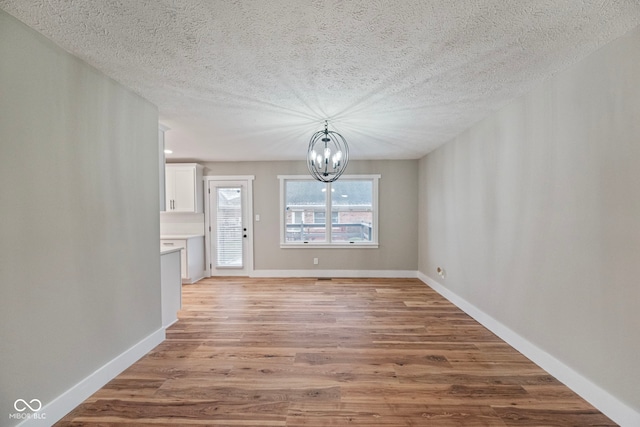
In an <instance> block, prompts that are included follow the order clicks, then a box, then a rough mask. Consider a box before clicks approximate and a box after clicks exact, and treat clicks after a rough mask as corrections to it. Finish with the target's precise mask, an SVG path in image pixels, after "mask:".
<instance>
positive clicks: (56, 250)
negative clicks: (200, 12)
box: [0, 11, 161, 425]
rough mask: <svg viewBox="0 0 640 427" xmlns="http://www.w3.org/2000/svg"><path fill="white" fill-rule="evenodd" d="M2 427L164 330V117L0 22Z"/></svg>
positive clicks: (21, 29)
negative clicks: (20, 403)
mask: <svg viewBox="0 0 640 427" xmlns="http://www.w3.org/2000/svg"><path fill="white" fill-rule="evenodd" d="M0 58H1V59H0V183H2V184H1V185H0V201H1V203H0V212H1V214H0V218H1V221H0V346H1V350H0V420H2V421H0V424H2V425H7V424H11V423H12V422H14V421H16V420H10V419H9V418H8V415H9V413H12V412H15V410H14V408H13V403H14V402H15V400H16V399H18V398H22V399H26V400H27V401H28V400H29V399H34V398H35V399H40V400H41V401H42V403H43V404H47V403H48V402H50V401H51V400H52V399H53V398H55V397H57V396H58V395H60V394H61V393H62V392H64V391H66V390H68V389H69V388H70V387H72V386H73V385H75V384H76V383H77V382H79V381H80V380H82V379H84V378H85V377H86V376H88V375H90V374H91V373H93V372H94V371H95V370H96V369H98V368H99V367H101V366H102V365H104V364H105V363H107V362H109V361H110V360H112V359H113V358H115V357H116V356H117V355H119V354H120V353H122V352H124V351H125V350H127V349H128V348H129V347H131V346H132V345H134V344H135V343H137V342H139V341H140V340H141V339H143V338H145V337H147V336H148V335H150V334H151V333H153V332H155V331H157V330H158V329H159V328H160V326H161V320H160V257H159V254H158V249H159V244H160V243H159V219H158V199H159V195H158V113H157V110H156V108H155V107H154V106H153V105H152V104H150V103H149V102H147V101H145V100H143V99H142V98H140V97H139V96H137V95H134V94H133V93H131V92H130V91H128V90H126V89H125V88H124V87H122V86H121V85H119V84H117V83H115V82H114V81H112V80H110V79H108V78H106V77H105V76H103V75H102V74H100V73H99V72H97V71H96V70H95V69H93V68H91V67H89V66H87V65H86V64H85V63H83V62H82V61H80V60H78V59H76V58H74V57H73V56H71V55H69V54H68V53H66V52H65V51H63V50H62V49H60V48H58V47H57V46H55V45H54V44H53V43H51V42H50V41H48V40H47V39H45V38H44V37H42V36H41V35H39V34H37V33H36V32H35V31H33V30H31V29H29V28H27V27H26V26H24V25H23V24H21V23H20V22H18V21H17V20H15V19H14V18H12V17H10V16H9V15H7V14H6V13H4V12H2V11H0Z"/></svg>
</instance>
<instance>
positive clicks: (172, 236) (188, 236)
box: [160, 234, 204, 240]
mask: <svg viewBox="0 0 640 427" xmlns="http://www.w3.org/2000/svg"><path fill="white" fill-rule="evenodd" d="M196 237H204V234H161V235H160V240H187V239H194V238H196Z"/></svg>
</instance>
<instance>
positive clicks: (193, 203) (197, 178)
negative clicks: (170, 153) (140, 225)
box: [165, 163, 204, 213]
mask: <svg viewBox="0 0 640 427" xmlns="http://www.w3.org/2000/svg"><path fill="white" fill-rule="evenodd" d="M203 169H204V168H203V167H202V166H201V165H198V164H195V163H170V164H167V165H166V166H165V189H166V193H165V203H166V211H167V212H194V213H202V212H203V196H204V195H203V181H202V170H203Z"/></svg>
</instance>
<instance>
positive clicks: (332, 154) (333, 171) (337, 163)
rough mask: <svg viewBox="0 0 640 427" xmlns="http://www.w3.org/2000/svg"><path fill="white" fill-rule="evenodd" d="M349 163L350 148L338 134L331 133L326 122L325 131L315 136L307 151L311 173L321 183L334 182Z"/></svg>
mask: <svg viewBox="0 0 640 427" xmlns="http://www.w3.org/2000/svg"><path fill="white" fill-rule="evenodd" d="M348 162H349V146H348V145H347V141H346V140H345V139H344V138H343V137H342V135H340V134H339V133H338V132H334V131H330V130H329V129H328V123H327V122H326V121H325V122H324V130H320V131H318V132H316V133H314V134H313V136H312V137H311V140H310V141H309V148H308V150H307V167H308V168H309V173H311V176H313V177H314V178H315V179H317V180H318V181H321V182H333V181H335V180H337V179H338V178H340V175H342V173H343V172H344V170H345V169H346V167H347V163H348Z"/></svg>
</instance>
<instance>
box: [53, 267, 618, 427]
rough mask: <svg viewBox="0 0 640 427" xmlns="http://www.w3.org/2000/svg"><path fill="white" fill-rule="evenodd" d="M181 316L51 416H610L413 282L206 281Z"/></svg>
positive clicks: (174, 419)
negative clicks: (155, 342) (128, 362)
mask: <svg viewBox="0 0 640 427" xmlns="http://www.w3.org/2000/svg"><path fill="white" fill-rule="evenodd" d="M179 317H180V320H179V321H178V322H177V323H176V324H175V325H173V326H172V327H171V328H169V329H168V330H167V340H166V341H165V342H164V343H162V344H161V345H159V346H158V347H157V348H155V349H154V350H153V351H152V352H151V353H149V354H148V355H146V356H145V357H144V358H142V359H141V360H140V361H138V362H137V363H136V364H134V365H133V366H131V367H130V368H129V369H127V370H126V371H125V372H123V373H122V374H121V375H120V376H118V377H117V378H116V379H114V380H113V381H111V382H110V383H109V384H107V385H106V386H105V387H104V388H103V389H101V390H100V391H98V392H97V393H96V394H94V395H93V396H92V397H91V398H89V399H88V400H87V401H86V402H85V403H83V404H82V405H80V406H79V407H78V408H76V409H75V410H74V411H72V412H71V413H70V414H69V415H68V416H67V417H65V418H64V419H63V420H61V421H60V422H59V423H58V424H57V425H59V426H75V425H89V426H91V425H93V426H97V425H100V426H106V425H150V424H153V425H165V426H177V425H215V426H261V427H264V426H346V425H354V426H434V427H447V426H502V427H505V426H613V425H615V423H613V422H612V421H611V420H609V419H608V418H607V417H605V416H604V415H602V414H601V413H600V412H598V411H597V410H595V409H594V408H593V407H592V406H591V405H589V404H588V403H586V402H585V401H584V400H582V399H581V398H579V397H578V396H577V395H576V394H575V393H573V392H572V391H570V390H569V389H568V388H567V387H565V386H563V385H562V384H561V383H559V382H558V381H557V380H556V379H554V378H553V377H552V376H550V375H549V374H547V373H546V372H545V371H543V370H542V369H540V368H539V367H537V366H536V365H534V364H533V363H532V362H530V361H529V360H528V359H526V358H525V357H524V356H522V355H521V354H520V353H518V352H517V351H515V350H514V349H513V348H511V347H509V346H508V345H507V344H505V343H504V342H503V341H501V340H500V339H498V338H497V337H496V336H495V335H493V334H492V333H491V332H489V331H488V330H487V329H485V328H484V327H482V326H480V325H479V324H478V323H477V322H475V321H474V320H473V319H471V318H470V317H469V316H467V315H466V314H464V313H463V312H462V311H460V310H459V309H458V308H456V307H455V306H453V305H452V304H450V303H449V302H448V301H446V300H445V299H443V298H442V297H441V296H439V295H438V294H437V293H436V292H435V291H433V290H431V289H430V288H429V287H427V286H426V285H424V284H423V283H422V282H420V281H419V280H416V279H333V280H315V279H247V278H217V279H206V280H203V281H200V282H199V283H198V284H196V285H185V286H184V287H183V310H182V311H181V312H180V316H179ZM532 320H533V321H535V319H532Z"/></svg>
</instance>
